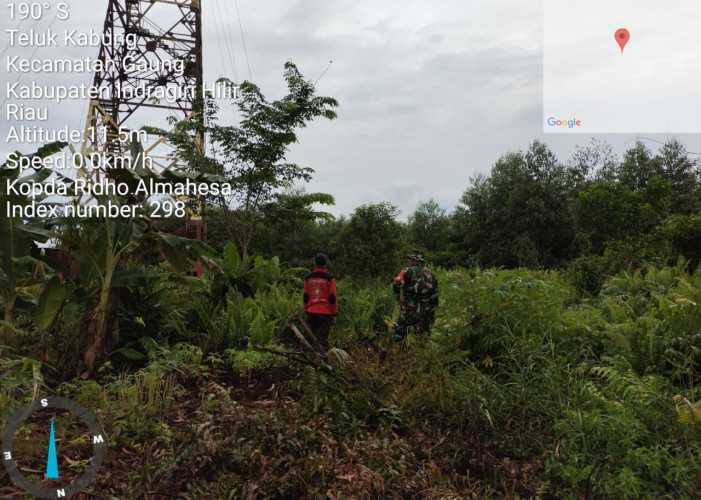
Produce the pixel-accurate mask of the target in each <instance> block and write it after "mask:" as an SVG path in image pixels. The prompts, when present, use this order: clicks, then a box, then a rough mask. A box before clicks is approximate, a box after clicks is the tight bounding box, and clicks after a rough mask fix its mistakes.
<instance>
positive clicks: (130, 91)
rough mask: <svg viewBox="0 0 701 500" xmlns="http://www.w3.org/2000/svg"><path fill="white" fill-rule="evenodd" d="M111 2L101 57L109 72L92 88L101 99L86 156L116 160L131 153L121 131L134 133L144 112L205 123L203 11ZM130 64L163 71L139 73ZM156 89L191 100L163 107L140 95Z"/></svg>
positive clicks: (92, 111)
mask: <svg viewBox="0 0 701 500" xmlns="http://www.w3.org/2000/svg"><path fill="white" fill-rule="evenodd" d="M108 1H109V3H108V6H107V15H106V17H105V23H104V28H103V43H102V45H101V47H100V52H99V60H100V61H101V62H102V64H103V65H104V66H105V69H104V70H103V71H101V72H98V73H96V74H95V78H94V82H93V86H94V87H95V89H97V91H98V92H99V94H100V95H99V96H98V97H97V98H96V99H92V100H91V102H90V108H89V111H88V116H87V121H86V131H85V146H84V151H85V150H87V151H107V152H109V153H111V154H115V155H116V154H123V153H124V152H125V150H128V144H124V143H123V142H121V141H120V140H119V138H120V134H119V131H120V130H121V131H129V129H130V124H131V123H132V122H133V121H134V115H135V114H136V113H137V112H138V111H140V110H143V109H145V108H150V109H152V110H160V111H161V114H160V116H161V117H163V116H170V115H173V114H174V113H175V114H176V115H181V116H182V117H183V118H185V117H187V116H190V115H191V114H193V113H197V116H199V117H200V119H202V118H201V116H202V114H201V113H198V111H200V109H199V107H200V106H201V100H200V97H201V95H202V86H203V71H202V9H201V0H108ZM176 61H177V62H178V63H177V64H180V65H182V66H181V67H184V71H182V74H179V72H177V71H174V70H173V69H172V68H173V67H175V66H176ZM130 63H131V65H132V66H135V65H148V66H150V67H152V68H156V67H158V66H160V68H158V69H148V70H143V69H134V68H129V67H128V66H129V64H130ZM155 87H169V88H171V89H172V88H173V87H176V88H179V89H182V90H183V92H182V93H183V94H187V95H185V96H184V97H182V98H178V99H177V101H176V102H164V101H154V100H149V99H146V98H143V97H142V96H141V95H139V93H138V92H136V91H137V90H139V89H144V88H151V89H153V88H155ZM141 125H143V123H141ZM96 131H97V133H95V132H96ZM200 141H201V143H202V142H203V138H200Z"/></svg>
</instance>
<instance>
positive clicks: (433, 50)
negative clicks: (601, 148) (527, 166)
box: [0, 0, 701, 216]
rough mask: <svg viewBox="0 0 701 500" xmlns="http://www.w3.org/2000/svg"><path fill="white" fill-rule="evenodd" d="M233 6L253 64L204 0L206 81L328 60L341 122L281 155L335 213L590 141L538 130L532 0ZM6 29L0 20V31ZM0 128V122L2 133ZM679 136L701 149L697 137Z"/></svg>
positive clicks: (85, 16)
mask: <svg viewBox="0 0 701 500" xmlns="http://www.w3.org/2000/svg"><path fill="white" fill-rule="evenodd" d="M238 1H239V7H240V13H241V20H242V24H243V28H244V31H245V42H246V46H247V48H248V62H249V63H250V68H251V72H250V73H249V70H248V64H247V62H246V57H245V51H244V48H243V42H242V39H241V34H240V30H239V22H238V18H237V16H236V8H235V4H234V0H203V5H204V9H205V14H204V24H205V78H206V80H208V81H213V80H215V79H216V78H218V77H219V76H229V77H232V78H234V79H242V78H249V77H250V76H252V78H253V81H255V82H256V83H258V84H259V85H260V86H261V88H262V90H263V92H264V93H265V94H266V95H267V96H268V97H270V98H275V97H279V96H280V95H282V92H283V90H284V88H283V86H282V69H283V64H284V63H285V61H287V60H292V61H294V62H295V63H297V65H298V66H299V67H300V69H301V71H302V72H303V73H304V74H305V75H306V76H307V77H309V78H311V79H314V80H315V79H317V78H318V77H319V76H320V75H321V74H322V72H324V70H325V69H326V68H327V66H328V62H329V61H330V60H333V64H332V65H331V67H330V68H329V69H328V72H326V74H325V75H324V76H323V78H322V79H321V80H320V81H319V83H318V92H319V93H321V94H324V95H329V96H333V97H335V98H337V99H338V100H339V102H340V108H339V110H338V111H339V117H338V119H337V120H336V121H333V122H327V121H320V122H318V123H315V124H313V125H312V126H310V127H309V128H308V129H306V130H305V131H304V132H303V133H301V134H300V143H299V144H298V145H296V146H295V147H294V148H293V150H292V153H291V155H290V157H291V159H292V160H294V161H297V162H299V163H300V164H303V165H304V166H309V167H312V168H314V169H315V170H316V172H317V173H316V175H315V178H314V180H313V182H312V183H311V184H310V185H309V186H308V187H307V189H308V190H310V191H324V192H328V193H331V194H333V195H334V196H335V197H336V201H337V206H336V208H335V209H334V212H336V213H349V212H351V211H352V210H353V209H354V208H355V207H357V206H358V205H360V204H363V203H368V202H379V201H390V202H392V203H394V204H395V205H397V206H398V207H399V208H400V209H401V210H402V212H403V215H404V216H406V215H408V214H409V213H410V212H411V211H412V210H413V209H414V208H415V206H416V204H417V203H418V202H420V201H424V200H427V199H429V198H435V199H437V200H438V201H439V202H440V203H441V204H442V205H443V206H444V207H446V208H448V209H451V208H453V207H454V206H455V204H456V203H457V201H458V199H459V197H460V195H461V193H462V192H463V191H464V189H465V188H466V187H467V186H468V184H469V178H470V177H471V176H473V175H475V174H477V173H487V172H488V171H489V169H490V168H491V166H492V165H493V163H494V162H495V160H496V159H497V158H498V157H499V156H500V155H502V154H504V153H506V152H508V151H510V150H514V149H523V148H526V147H527V146H528V144H529V143H530V142H531V141H532V140H534V139H541V140H545V141H546V142H547V143H548V144H550V145H551V146H552V148H553V149H554V150H555V152H556V153H557V154H558V156H560V157H561V158H563V159H567V158H568V157H569V156H570V155H571V153H572V151H573V150H574V146H575V145H576V144H584V143H586V142H588V140H589V137H587V136H554V135H548V136H545V135H543V133H542V124H541V117H542V114H541V113H542V96H541V93H542V71H543V68H542V47H543V22H542V18H543V13H542V7H541V2H526V1H523V0H471V1H469V2H468V1H465V0H441V1H440V2H433V3H430V2H426V1H417V0H401V1H399V0H382V1H378V0H238ZM70 4H71V6H72V8H73V12H74V17H73V19H72V21H71V23H78V25H79V26H81V27H82V28H83V29H85V30H87V29H89V28H91V27H93V28H95V29H97V30H99V29H100V28H101V26H102V23H103V20H104V8H105V7H106V5H107V1H106V0H73V1H71V2H70ZM14 24H16V23H13V22H10V21H8V20H7V19H6V16H4V15H3V16H2V17H1V18H0V26H2V28H3V29H4V28H6V27H7V26H8V25H14ZM47 24H48V20H47V21H45V23H44V25H47ZM4 40H7V37H6V36H5V38H4ZM5 44H6V43H4V44H3V48H4V45H5ZM42 50H43V49H42ZM229 50H231V51H232V55H233V58H235V64H232V57H231V56H230V55H229ZM27 52H29V53H31V49H19V48H17V49H12V50H9V51H7V54H8V55H9V54H20V53H25V54H26V53H27ZM41 53H42V51H39V52H38V56H39V55H40V54H41ZM44 53H45V52H44ZM52 53H56V52H52ZM59 54H60V52H59ZM63 54H64V55H65V51H64V52H63ZM0 78H2V81H3V85H2V91H3V93H4V87H5V85H4V81H5V80H7V79H8V78H10V79H11V80H14V78H15V77H14V76H10V77H8V75H7V74H6V73H5V72H4V67H3V72H2V73H1V74H0ZM46 78H47V77H46V76H42V75H40V76H38V77H37V80H42V79H44V80H45V79H46ZM52 78H54V79H57V80H61V79H64V80H66V81H67V80H68V79H75V78H83V79H84V80H85V81H90V80H91V77H90V76H89V75H84V76H82V77H76V76H74V75H73V76H72V75H64V76H60V77H58V78H57V77H52ZM84 112H85V109H84V103H77V104H76V105H70V106H68V105H64V106H62V107H61V108H60V109H58V110H57V109H56V108H52V114H53V115H52V116H53V121H52V123H56V124H59V123H64V122H66V123H71V124H73V126H79V125H80V124H81V123H82V122H83V120H84ZM6 132H7V123H5V120H3V123H2V125H1V126H0V133H2V134H3V135H4V134H6ZM597 137H598V138H599V139H605V140H607V141H608V142H610V143H611V144H613V145H614V147H615V148H616V149H617V151H618V152H621V151H623V150H624V149H625V148H626V147H628V146H630V145H631V144H632V143H633V142H634V141H635V136H634V135H612V136H597ZM653 138H654V139H657V140H664V139H665V136H653ZM679 138H680V139H681V140H682V141H683V142H684V143H685V144H686V145H687V146H688V148H689V149H690V150H693V151H701V138H699V136H680V137H679ZM651 146H654V144H651Z"/></svg>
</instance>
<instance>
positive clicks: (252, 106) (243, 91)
mask: <svg viewBox="0 0 701 500" xmlns="http://www.w3.org/2000/svg"><path fill="white" fill-rule="evenodd" d="M284 79H285V82H286V84H287V88H288V94H287V95H286V96H284V97H283V98H282V99H278V100H275V101H272V102H270V101H268V100H267V99H266V98H265V96H264V95H263V94H262V92H261V90H260V89H259V88H258V86H256V85H255V84H254V83H252V82H249V81H245V82H243V83H242V84H241V85H240V87H239V89H238V92H237V96H236V98H235V100H234V105H235V107H236V109H237V111H238V114H239V115H240V116H241V121H240V123H238V124H237V125H220V124H219V123H218V121H217V117H218V111H219V110H218V109H217V107H216V105H214V103H213V100H211V99H208V101H207V104H206V106H205V113H206V122H207V126H206V127H205V133H206V134H207V135H208V137H209V142H210V149H211V151H212V153H213V156H207V155H206V154H205V153H204V152H202V151H200V150H199V149H198V144H197V141H196V136H197V134H196V133H195V132H197V127H198V125H197V122H198V120H193V119H188V120H184V121H182V122H180V125H179V126H177V127H176V130H175V132H165V131H162V130H160V131H157V132H158V133H159V134H161V135H164V136H165V137H167V138H168V139H169V141H170V142H171V143H172V144H175V145H176V146H177V148H178V155H179V156H180V158H184V159H186V160H187V161H188V162H189V163H190V164H191V168H194V169H196V170H198V171H199V172H207V173H215V174H218V175H219V176H220V177H221V179H223V180H225V181H226V182H227V183H229V184H231V185H232V187H233V194H232V195H231V196H220V197H217V198H215V199H213V200H208V201H210V202H215V203H216V204H217V205H219V206H220V207H221V208H222V210H223V214H225V215H226V216H227V218H228V220H227V225H226V227H227V230H228V232H229V236H230V239H231V240H233V241H235V242H236V243H237V245H238V248H239V250H240V251H241V253H242V254H243V255H244V256H245V255H247V254H248V253H249V250H250V247H251V242H252V240H253V237H254V235H255V232H256V230H257V228H258V227H259V226H260V224H261V222H262V219H263V217H264V215H265V214H264V211H263V208H264V207H266V206H269V205H270V203H271V202H273V201H274V200H275V198H276V196H277V195H278V194H279V193H280V192H281V191H284V190H285V189H288V188H290V187H292V186H293V185H295V184H297V183H300V182H308V181H309V180H310V179H311V176H312V174H313V173H314V170H313V169H311V168H308V167H303V166H300V165H298V164H296V163H292V162H289V161H288V160H287V154H288V151H289V148H290V146H291V145H292V144H294V143H296V142H297V130H298V129H300V128H303V127H305V126H306V125H307V124H308V123H309V122H311V121H313V120H315V119H316V118H326V119H328V120H333V119H335V118H336V112H335V111H334V109H335V108H336V107H337V106H338V102H337V101H336V100H335V99H333V98H331V97H322V96H317V95H316V94H315V88H314V84H313V83H311V82H310V81H308V80H306V79H305V78H304V77H303V76H302V74H301V73H300V72H299V70H298V69H297V66H295V65H294V64H293V63H291V62H288V63H286V64H285V71H284Z"/></svg>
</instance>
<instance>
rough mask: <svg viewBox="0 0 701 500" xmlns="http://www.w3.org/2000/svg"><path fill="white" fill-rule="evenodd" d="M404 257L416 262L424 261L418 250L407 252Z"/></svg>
mask: <svg viewBox="0 0 701 500" xmlns="http://www.w3.org/2000/svg"><path fill="white" fill-rule="evenodd" d="M406 258H407V259H410V260H415V261H418V262H424V256H423V254H422V253H421V252H420V251H419V250H414V251H413V252H412V253H410V254H408V255H407V256H406Z"/></svg>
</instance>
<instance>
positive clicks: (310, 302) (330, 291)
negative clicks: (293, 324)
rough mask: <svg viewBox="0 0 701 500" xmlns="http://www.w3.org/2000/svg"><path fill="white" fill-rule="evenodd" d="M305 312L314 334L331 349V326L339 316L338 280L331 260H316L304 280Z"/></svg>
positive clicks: (324, 258) (322, 257) (323, 257)
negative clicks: (330, 269)
mask: <svg viewBox="0 0 701 500" xmlns="http://www.w3.org/2000/svg"><path fill="white" fill-rule="evenodd" d="M304 312H305V313H307V321H308V322H309V326H310V328H311V330H312V333H314V335H315V336H316V338H317V339H319V343H321V345H322V347H323V348H324V349H325V350H328V349H329V332H330V331H331V324H332V323H333V322H334V320H335V319H336V315H337V314H338V298H337V295H336V280H335V279H334V277H333V276H331V273H330V272H329V258H328V257H327V256H326V255H324V254H319V255H317V256H316V257H315V258H314V270H313V271H312V272H311V273H309V274H308V275H307V276H306V278H304Z"/></svg>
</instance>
